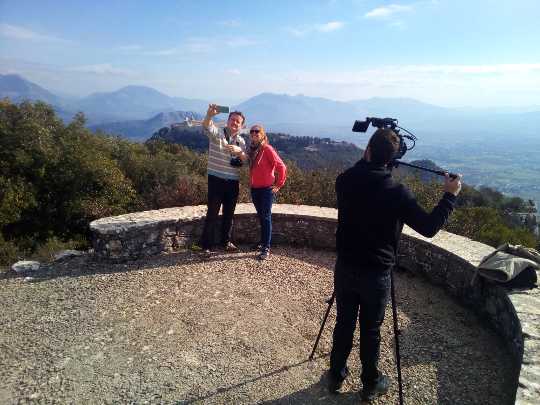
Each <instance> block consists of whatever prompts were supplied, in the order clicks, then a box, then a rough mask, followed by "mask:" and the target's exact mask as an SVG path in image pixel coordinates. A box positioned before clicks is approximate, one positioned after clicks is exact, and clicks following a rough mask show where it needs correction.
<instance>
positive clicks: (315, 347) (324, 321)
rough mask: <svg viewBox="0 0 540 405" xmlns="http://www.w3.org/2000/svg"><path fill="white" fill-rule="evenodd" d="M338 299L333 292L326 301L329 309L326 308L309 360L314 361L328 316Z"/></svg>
mask: <svg viewBox="0 0 540 405" xmlns="http://www.w3.org/2000/svg"><path fill="white" fill-rule="evenodd" d="M335 298H336V292H335V291H333V292H332V296H331V297H330V298H329V299H328V300H327V301H326V302H328V308H326V313H325V314H324V318H323V320H322V323H321V329H319V334H318V335H317V339H316V340H315V344H314V345H313V350H312V351H311V354H310V355H309V360H310V361H311V360H313V356H314V355H315V350H317V346H318V345H319V339H320V338H321V335H322V333H323V330H324V325H325V324H326V319H327V318H328V314H330V310H331V309H332V305H334V299H335Z"/></svg>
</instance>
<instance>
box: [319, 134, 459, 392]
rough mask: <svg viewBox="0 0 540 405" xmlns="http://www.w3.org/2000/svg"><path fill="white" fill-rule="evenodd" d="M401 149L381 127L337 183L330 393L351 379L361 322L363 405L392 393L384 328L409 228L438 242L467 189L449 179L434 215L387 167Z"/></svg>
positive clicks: (455, 180)
mask: <svg viewBox="0 0 540 405" xmlns="http://www.w3.org/2000/svg"><path fill="white" fill-rule="evenodd" d="M398 148H399V137H398V135H396V133H395V132H394V131H392V130H391V129H381V128H379V129H378V130H377V131H376V132H375V133H374V134H373V136H372V137H371V139H370V140H369V143H368V146H367V147H366V150H365V152H364V157H363V159H362V160H360V161H359V162H357V163H356V165H355V166H353V167H351V168H350V169H348V170H346V171H345V172H343V173H342V174H340V175H339V176H338V177H337V179H336V194H337V204H338V227H337V233H336V248H337V260H336V266H335V273H334V291H335V293H336V308H337V315H336V326H335V328H334V335H333V345H332V353H331V356H330V370H329V386H328V388H329V390H330V391H331V392H333V393H336V392H337V391H338V390H339V389H340V388H341V386H342V384H343V381H344V380H345V378H346V377H347V375H348V374H349V370H348V368H347V358H348V357H349V354H350V352H351V349H352V345H353V334H354V330H355V328H356V320H357V319H358V322H359V324H360V360H361V363H362V375H361V380H362V387H363V390H362V399H364V400H368V401H369V400H371V399H373V398H375V397H376V396H378V395H382V394H384V393H386V392H387V391H388V386H389V380H388V377H387V376H385V375H383V374H381V373H380V371H379V370H378V368H377V364H378V360H379V346H380V327H381V324H382V322H383V320H384V311H385V307H386V304H387V302H388V296H389V291H390V272H391V271H392V267H393V266H394V265H395V260H396V250H397V246H398V242H399V238H400V235H401V231H402V229H403V224H404V223H405V224H407V225H409V226H410V227H411V228H413V229H414V230H415V231H417V232H419V233H420V234H422V235H424V236H426V237H432V236H434V235H435V234H436V233H437V232H438V231H439V230H440V229H441V228H442V226H443V225H444V224H445V222H446V220H447V219H448V216H449V215H450V213H451V212H452V210H453V207H454V202H455V200H456V196H457V195H458V194H459V192H460V190H461V181H460V178H459V177H458V178H456V179H450V177H449V176H448V175H446V178H445V183H444V195H443V196H442V198H441V200H440V201H439V203H438V205H437V206H436V207H435V208H434V209H433V210H432V211H431V213H427V212H426V211H424V209H422V208H421V207H420V206H419V205H418V203H417V202H416V200H415V198H414V196H413V195H412V193H411V192H410V191H409V190H408V189H407V188H406V187H405V186H404V185H402V184H400V183H398V182H396V181H394V180H393V179H392V177H391V172H390V170H389V169H388V167H387V165H388V163H390V162H391V160H392V159H393V157H394V156H395V155H396V152H397V151H398Z"/></svg>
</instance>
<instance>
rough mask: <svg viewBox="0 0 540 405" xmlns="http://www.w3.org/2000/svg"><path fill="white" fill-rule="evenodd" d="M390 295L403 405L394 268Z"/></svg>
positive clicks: (391, 273)
mask: <svg viewBox="0 0 540 405" xmlns="http://www.w3.org/2000/svg"><path fill="white" fill-rule="evenodd" d="M390 295H391V297H392V318H393V319H394V338H395V341H396V367H397V373H398V388H399V404H400V405H403V382H402V379H401V357H400V355H399V327H398V319H397V304H396V293H395V289H394V269H392V270H391V272H390Z"/></svg>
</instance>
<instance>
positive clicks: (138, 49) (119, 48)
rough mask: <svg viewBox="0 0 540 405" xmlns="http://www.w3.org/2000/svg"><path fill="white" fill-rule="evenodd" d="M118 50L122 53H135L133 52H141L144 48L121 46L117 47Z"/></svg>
mask: <svg viewBox="0 0 540 405" xmlns="http://www.w3.org/2000/svg"><path fill="white" fill-rule="evenodd" d="M116 49H117V50H118V51H120V52H133V51H140V50H141V49H142V46H140V45H135V44H133V45H121V46H118V47H116Z"/></svg>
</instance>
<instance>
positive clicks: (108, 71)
mask: <svg viewBox="0 0 540 405" xmlns="http://www.w3.org/2000/svg"><path fill="white" fill-rule="evenodd" d="M66 70H68V71H70V72H80V73H93V74H96V75H115V76H131V75H134V74H135V72H133V71H132V70H129V69H120V68H115V67H113V66H112V65H111V64H110V63H101V64H95V65H83V66H72V67H68V68H66Z"/></svg>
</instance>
